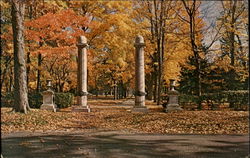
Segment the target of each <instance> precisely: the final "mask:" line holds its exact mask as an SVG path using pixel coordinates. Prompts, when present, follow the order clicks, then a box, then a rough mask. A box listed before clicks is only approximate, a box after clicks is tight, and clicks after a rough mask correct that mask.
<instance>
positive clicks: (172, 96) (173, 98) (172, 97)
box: [165, 79, 183, 112]
mask: <svg viewBox="0 0 250 158" xmlns="http://www.w3.org/2000/svg"><path fill="white" fill-rule="evenodd" d="M174 87H175V80H173V79H171V80H170V91H169V92H168V96H169V101H168V104H167V106H166V109H165V112H171V111H180V110H183V109H182V108H181V107H180V106H179V103H178V96H179V92H178V91H176V90H175V89H174Z"/></svg>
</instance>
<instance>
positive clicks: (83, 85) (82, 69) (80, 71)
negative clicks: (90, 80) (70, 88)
mask: <svg viewBox="0 0 250 158" xmlns="http://www.w3.org/2000/svg"><path fill="white" fill-rule="evenodd" d="M87 46H88V44H87V39H86V37H85V36H80V37H79V38H78V43H77V47H78V67H77V105H78V106H77V107H74V108H73V109H72V110H73V111H79V112H90V108H89V107H88V105H87V95H88V92H87V48H86V47H87Z"/></svg>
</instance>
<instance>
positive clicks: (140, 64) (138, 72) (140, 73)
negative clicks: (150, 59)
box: [132, 35, 148, 112]
mask: <svg viewBox="0 0 250 158" xmlns="http://www.w3.org/2000/svg"><path fill="white" fill-rule="evenodd" d="M134 46H135V105H134V108H133V109H132V111H133V112H147V111H148V109H147V107H146V106H145V95H146V92H145V74H144V49H143V47H144V46H145V43H144V39H143V37H142V36H141V35H138V36H137V37H136V38H135V45H134Z"/></svg>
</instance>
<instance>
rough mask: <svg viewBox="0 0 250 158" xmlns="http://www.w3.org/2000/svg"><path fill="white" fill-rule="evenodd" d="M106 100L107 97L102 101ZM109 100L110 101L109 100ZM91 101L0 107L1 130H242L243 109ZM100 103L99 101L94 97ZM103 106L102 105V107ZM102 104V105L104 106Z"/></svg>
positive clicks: (245, 123) (245, 126) (246, 118)
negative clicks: (80, 105)
mask: <svg viewBox="0 0 250 158" xmlns="http://www.w3.org/2000/svg"><path fill="white" fill-rule="evenodd" d="M106 102H107V101H106ZM112 103H114V102H113V101H112ZM91 104H93V106H91V107H92V112H91V113H85V112H70V109H67V110H62V111H61V112H56V113H54V112H49V111H43V110H39V109H32V111H31V112H29V113H28V114H26V115H24V114H20V113H10V112H9V111H11V109H10V108H1V121H2V122H1V123H2V124H1V128H2V132H3V133H10V132H17V131H32V132H35V131H68V132H70V131H76V130H87V129H106V130H126V131H130V132H136V133H165V134H246V133H248V128H249V125H248V122H249V114H248V112H246V111H180V112H173V113H164V112H161V110H155V109H156V108H158V109H160V108H161V107H159V106H157V107H156V108H154V109H153V108H152V109H151V108H150V109H151V110H150V112H149V113H131V112H130V111H128V110H127V109H128V107H126V106H124V108H123V107H121V106H117V107H115V106H114V104H112V105H111V104H109V102H107V104H105V103H104V102H103V104H102V105H98V107H97V106H96V104H95V102H94V101H92V102H91ZM98 104H100V101H98ZM109 106H110V107H109ZM102 107H103V108H102ZM104 107H105V108H104Z"/></svg>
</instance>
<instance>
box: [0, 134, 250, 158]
mask: <svg viewBox="0 0 250 158" xmlns="http://www.w3.org/2000/svg"><path fill="white" fill-rule="evenodd" d="M1 143H2V154H3V156H4V158H32V157H36V158H45V157H53V158H59V157H60V158H61V157H70V158H74V157H98V158H99V157H104V158H105V157H107V158H111V157H124V158H125V157H173V158H178V157H185V158H186V157H188V158H189V157H190V158H191V157H213V158H214V157H227V158H230V157H232V158H236V157H237V158H240V157H243V158H245V157H246V156H247V155H248V151H249V149H248V146H249V144H248V136H242V135H239V136H237V135H231V136H229V135H228V136H222V135H221V136H220V135H214V136H202V135H152V134H151V135H146V134H141V135H139V134H119V133H105V132H104V133H97V134H93V133H92V134H91V133H83V134H59V135H58V134H54V135H41V136H25V137H10V138H4V139H2V142H1Z"/></svg>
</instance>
